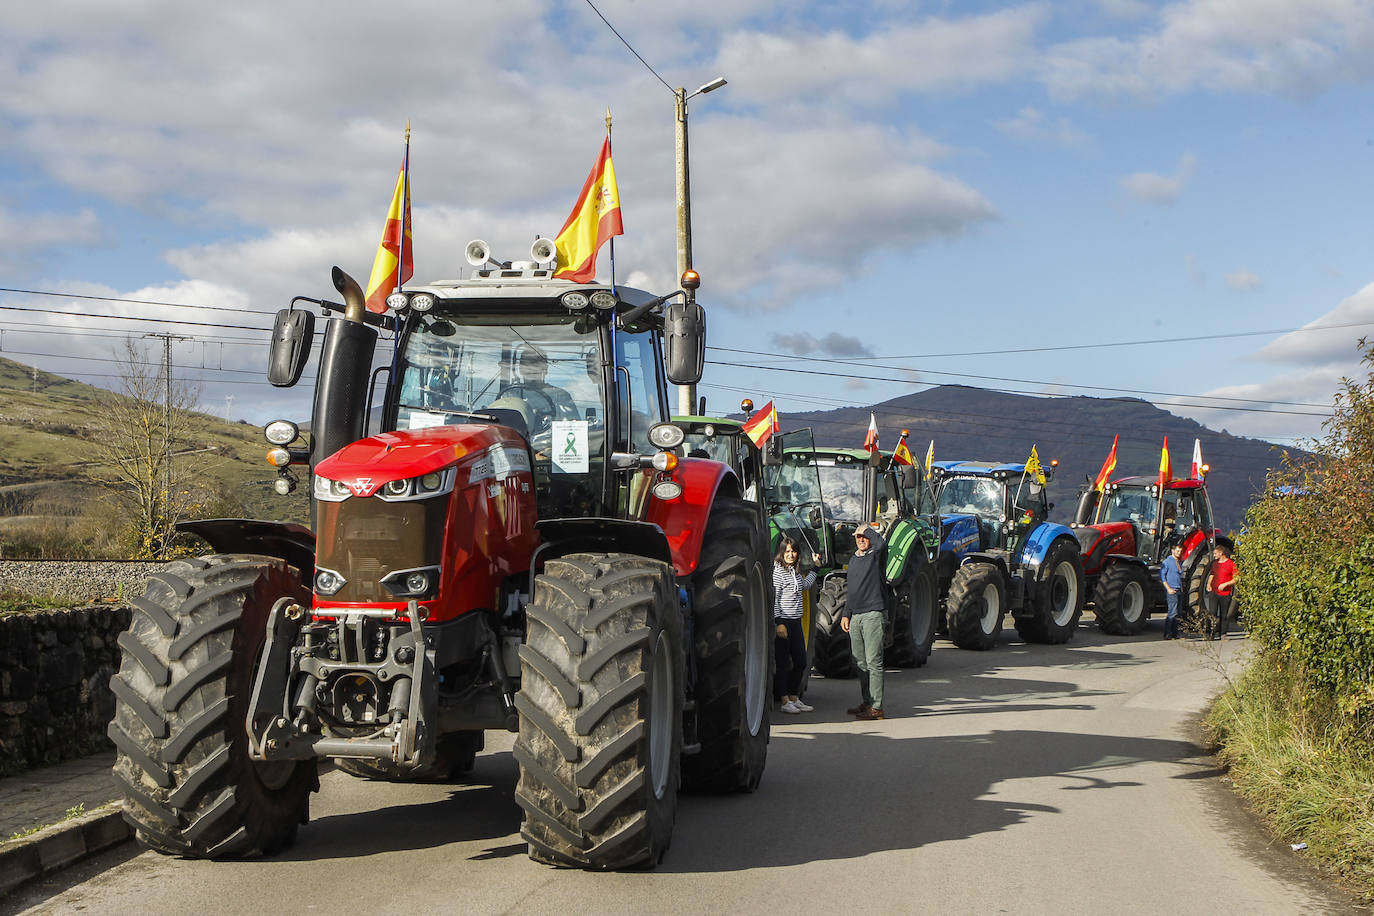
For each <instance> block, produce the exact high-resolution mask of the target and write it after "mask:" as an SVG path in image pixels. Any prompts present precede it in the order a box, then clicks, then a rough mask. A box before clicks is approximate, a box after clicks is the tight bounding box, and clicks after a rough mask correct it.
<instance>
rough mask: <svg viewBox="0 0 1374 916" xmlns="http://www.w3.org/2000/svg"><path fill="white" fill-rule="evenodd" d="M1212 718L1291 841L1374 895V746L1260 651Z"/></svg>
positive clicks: (1244, 779) (1250, 790)
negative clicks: (1354, 733) (1353, 731)
mask: <svg viewBox="0 0 1374 916" xmlns="http://www.w3.org/2000/svg"><path fill="white" fill-rule="evenodd" d="M1207 724H1208V726H1209V727H1210V729H1211V731H1212V735H1213V737H1214V738H1215V739H1216V741H1217V743H1218V745H1219V747H1220V751H1219V755H1220V757H1221V759H1222V761H1223V762H1224V763H1225V764H1226V765H1227V766H1228V767H1229V768H1230V771H1231V781H1232V783H1233V784H1234V785H1235V787H1236V790H1237V791H1238V792H1240V794H1241V795H1242V796H1244V797H1245V798H1246V799H1247V800H1248V801H1249V802H1250V803H1251V804H1252V805H1253V806H1254V807H1255V809H1256V810H1258V811H1259V812H1260V813H1261V814H1262V815H1263V817H1264V818H1265V819H1266V820H1267V821H1268V822H1269V823H1270V825H1271V826H1272V828H1273V831H1274V833H1275V834H1276V835H1277V836H1278V837H1279V838H1280V839H1282V840H1283V841H1284V842H1286V843H1290V844H1296V843H1306V844H1307V848H1306V850H1305V851H1304V852H1303V854H1304V855H1306V856H1310V857H1311V858H1313V859H1315V860H1316V861H1317V862H1319V863H1320V864H1321V865H1323V866H1325V867H1326V868H1328V869H1330V870H1331V871H1333V872H1335V873H1336V874H1337V875H1339V876H1340V877H1341V879H1342V880H1343V882H1344V883H1346V884H1348V885H1349V886H1350V887H1351V889H1352V890H1354V892H1355V893H1357V894H1359V895H1361V896H1363V897H1364V898H1365V900H1367V901H1370V902H1374V792H1371V789H1370V787H1371V786H1374V748H1371V746H1370V742H1369V736H1368V735H1353V734H1352V733H1351V727H1350V721H1349V719H1348V718H1347V717H1345V716H1343V715H1342V714H1341V713H1340V712H1339V711H1338V710H1337V709H1336V708H1335V707H1334V706H1333V705H1331V704H1329V703H1324V702H1322V701H1320V700H1315V699H1314V698H1313V697H1312V696H1311V695H1310V694H1304V692H1303V690H1302V687H1301V680H1300V679H1299V677H1298V676H1297V673H1296V672H1295V671H1293V670H1292V669H1291V668H1289V667H1288V666H1286V665H1284V664H1282V663H1276V662H1275V660H1274V659H1272V658H1270V657H1268V656H1266V655H1263V654H1261V655H1260V656H1259V657H1258V658H1256V659H1255V661H1254V663H1253V664H1252V665H1251V666H1250V667H1249V668H1248V669H1247V670H1246V672H1245V674H1244V675H1242V676H1241V677H1240V678H1239V679H1238V680H1236V681H1235V682H1234V684H1233V685H1232V686H1231V687H1230V689H1228V690H1227V691H1226V692H1225V693H1224V694H1222V696H1221V698H1220V699H1218V700H1217V703H1216V705H1215V706H1214V707H1213V708H1212V711H1211V713H1210V714H1209V716H1208V719H1207Z"/></svg>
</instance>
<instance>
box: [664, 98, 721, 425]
mask: <svg viewBox="0 0 1374 916" xmlns="http://www.w3.org/2000/svg"><path fill="white" fill-rule="evenodd" d="M724 85H725V77H723V76H718V77H716V78H715V79H713V80H711V82H709V83H707V84H706V85H704V86H702V87H700V88H699V89H697V91H696V92H693V93H691V94H690V95H689V94H688V93H687V90H686V89H683V88H682V87H678V88H677V89H674V90H673V108H674V120H675V124H674V128H675V138H674V139H675V142H674V146H675V148H676V150H677V275H678V278H679V279H681V277H682V275H683V273H685V272H686V271H688V270H690V269H691V268H692V180H691V175H690V170H689V168H688V164H687V161H688V156H687V100H688V99H690V98H694V97H695V96H698V95H702V94H704V93H707V92H714V91H715V90H717V89H719V88H720V87H721V86H724ZM686 293H687V300H686V301H687V302H688V303H694V302H696V295H697V294H696V290H694V289H689V290H686ZM696 394H697V393H696V386H695V385H679V386H678V389H677V412H678V414H679V415H682V416H691V415H693V414H695V413H696V412H697V411H696V399H697V398H696Z"/></svg>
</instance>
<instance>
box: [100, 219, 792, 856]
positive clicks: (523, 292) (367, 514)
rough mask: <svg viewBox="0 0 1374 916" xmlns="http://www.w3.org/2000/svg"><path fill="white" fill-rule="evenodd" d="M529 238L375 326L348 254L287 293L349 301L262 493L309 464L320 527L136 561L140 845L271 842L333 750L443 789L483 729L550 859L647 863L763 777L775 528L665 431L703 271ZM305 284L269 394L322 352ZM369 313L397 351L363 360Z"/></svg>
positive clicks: (133, 646) (332, 306)
mask: <svg viewBox="0 0 1374 916" xmlns="http://www.w3.org/2000/svg"><path fill="white" fill-rule="evenodd" d="M541 246H542V247H541ZM533 255H534V257H535V260H534V261H527V262H516V263H514V264H511V263H504V264H500V263H496V262H493V261H490V260H489V254H488V252H487V251H486V250H485V246H484V245H482V244H480V243H474V244H473V245H472V246H469V260H470V261H471V262H472V263H473V264H474V266H477V267H478V269H477V270H476V271H475V272H474V274H473V276H472V277H471V278H470V279H468V280H464V281H454V282H451V283H436V284H433V285H429V286H421V287H413V288H409V289H406V290H404V291H403V292H396V293H393V294H392V296H391V297H390V298H389V299H388V300H387V304H388V312H389V313H388V314H373V313H371V312H369V311H367V309H366V307H365V303H364V297H363V293H362V291H361V290H360V288H359V287H358V284H357V283H356V282H354V281H353V280H352V279H351V278H349V277H348V276H347V275H346V274H344V273H343V272H342V271H341V270H339V269H338V268H335V270H334V277H333V279H334V285H335V287H336V288H337V289H338V291H339V293H340V294H341V297H342V298H343V300H344V302H343V304H339V303H333V302H327V301H323V300H314V299H307V300H304V301H306V302H310V303H313V304H314V305H316V306H319V307H321V308H322V309H324V310H326V311H328V312H335V313H341V314H339V316H338V317H333V318H331V319H330V320H328V322H327V327H326V329H325V331H324V339H323V350H322V353H321V355H320V359H319V370H318V376H317V378H316V382H315V396H314V408H313V416H312V418H311V426H310V430H309V437H308V440H306V439H300V438H298V436H299V431H298V429H297V428H296V426H295V425H294V424H292V423H289V422H286V421H278V422H275V423H272V424H269V426H268V427H267V430H266V432H267V438H268V440H269V441H270V442H272V443H273V444H274V445H275V446H276V448H274V449H273V451H272V452H270V453H269V460H271V461H272V462H273V463H274V464H276V465H277V466H278V468H279V469H280V477H279V480H278V482H277V483H278V486H277V489H278V491H279V492H288V491H290V490H291V489H292V488H293V487H294V484H295V476H294V474H293V472H292V471H291V466H293V465H295V466H308V469H309V486H310V489H311V494H312V501H311V512H312V519H313V530H312V529H307V528H305V527H303V526H299V525H290V524H281V523H276V522H269V521H247V520H242V519H220V520H213V521H201V522H195V523H190V524H188V525H186V526H185V527H186V530H189V531H192V532H194V533H196V534H198V535H200V536H201V537H203V538H205V539H206V540H207V541H209V542H210V544H211V545H212V546H213V547H214V549H215V550H216V551H217V553H216V554H215V555H213V556H207V557H202V558H200V559H194V560H181V561H177V562H174V563H172V564H170V566H169V567H168V568H167V570H166V571H165V572H163V573H160V574H159V575H157V576H154V577H153V579H152V581H151V583H150V584H149V587H148V590H147V594H146V595H145V596H144V597H142V598H139V599H136V600H135V602H134V604H135V606H136V611H135V614H134V620H133V624H132V626H131V629H130V631H129V632H128V633H125V634H124V635H123V636H122V637H121V639H120V644H121V646H123V648H124V656H123V664H122V667H121V669H120V673H119V675H118V676H117V677H116V678H115V679H114V680H113V689H114V692H115V695H116V697H117V698H118V706H117V710H116V715H115V720H114V722H113V723H112V724H111V726H110V731H109V734H110V737H111V738H112V739H113V740H114V742H115V744H116V745H117V746H118V751H119V754H118V761H117V763H116V765H115V776H116V778H117V781H118V783H119V785H120V787H121V788H122V790H123V793H124V811H125V816H126V817H127V818H128V820H129V821H130V822H131V823H132V824H133V825H134V827H135V828H136V829H137V832H138V836H139V838H140V839H141V840H142V841H143V842H144V843H146V844H147V845H149V846H151V847H153V848H155V849H158V850H161V851H163V852H168V853H172V854H175V855H182V856H194V857H211V858H217V857H223V856H242V855H254V854H260V853H271V852H273V851H276V850H278V849H281V848H283V847H285V846H286V845H288V844H289V843H291V842H292V840H293V839H294V837H295V834H296V830H297V826H298V825H299V824H302V823H305V822H306V820H307V817H308V813H309V800H310V795H311V793H312V792H313V791H315V790H317V789H318V788H319V781H318V777H317V767H318V764H319V761H320V760H322V759H327V758H328V759H334V760H336V761H337V762H338V764H339V766H340V768H341V769H343V770H345V771H347V772H349V773H352V774H354V775H357V776H362V777H367V778H373V779H387V780H407V779H417V778H425V779H435V778H441V779H442V778H452V777H455V776H458V775H461V774H462V773H463V772H464V771H465V770H468V769H470V768H471V767H472V765H473V762H474V758H475V756H476V754H477V752H478V751H479V750H481V749H482V748H483V746H484V734H485V732H486V731H487V730H490V729H496V730H506V731H510V732H516V733H517V735H518V737H517V738H516V739H515V744H514V750H513V755H514V758H515V761H516V762H517V764H518V765H519V782H518V785H517V787H516V791H515V801H516V803H517V804H518V805H519V806H520V808H522V809H523V811H524V816H523V824H522V827H521V835H522V836H523V837H524V839H525V841H526V842H527V843H528V847H529V854H530V856H531V857H532V858H534V859H536V860H538V861H542V862H546V863H550V864H556V865H562V866H573V867H581V868H593V869H608V868H622V867H629V866H643V865H650V866H652V865H654V864H656V863H657V862H658V861H659V860H660V859H661V857H662V856H663V853H664V851H665V850H666V849H667V848H668V843H669V840H670V838H671V834H672V829H673V822H674V818H675V813H676V807H677V796H678V790H679V787H680V786H681V787H684V788H691V789H697V790H704V791H714V792H735V791H739V790H744V791H748V790H752V789H754V788H755V787H756V786H757V785H758V783H759V779H760V777H761V776H762V773H763V768H764V761H765V757H766V752H767V745H768V736H769V708H770V703H769V680H770V674H771V664H772V662H771V659H772V651H773V645H772V643H773V640H772V591H771V584H770V576H769V571H770V565H769V553H768V532H767V530H766V528H764V526H763V521H762V518H761V515H760V513H759V511H758V507H757V505H755V504H753V503H749V502H746V501H744V499H743V498H742V496H743V492H742V488H741V484H740V481H739V480H738V478H737V477H736V475H735V474H734V473H733V472H732V471H731V470H730V469H729V467H727V466H726V465H724V464H722V463H720V462H716V461H710V460H704V459H696V458H687V457H684V456H683V455H682V449H681V443H682V442H683V431H682V430H681V429H679V428H678V427H675V426H673V425H672V424H671V423H668V422H665V421H666V420H667V417H668V388H667V385H666V383H665V375H666V377H667V380H669V381H671V382H673V383H694V382H695V381H696V380H698V379H700V377H701V369H702V351H703V340H704V314H703V312H702V309H701V307H700V306H699V305H697V304H696V303H695V301H694V300H693V299H692V297H691V296H690V295H688V294H687V293H686V289H695V285H696V280H695V277H696V275H695V274H694V273H690V272H689V273H688V274H686V275H684V278H683V286H684V288H685V289H684V290H678V291H676V292H674V293H672V294H671V295H668V296H658V297H655V296H653V295H650V294H649V293H646V292H642V291H640V290H635V289H629V288H626V287H614V288H612V287H609V286H602V285H597V284H576V283H572V282H569V281H564V280H555V279H553V277H552V271H551V270H550V269H548V268H547V267H546V266H541V264H543V261H544V260H546V259H548V258H550V257H551V256H552V255H551V246H550V245H549V243H548V242H547V240H541V241H540V242H536V248H535V250H534V252H533ZM679 297H681V299H680V301H673V300H677V299H679ZM301 301H302V299H297V300H295V301H293V302H292V307H291V308H290V309H285V310H283V311H282V312H280V313H278V316H277V325H276V329H275V331H274V337H273V342H272V352H271V362H270V365H269V372H268V375H269V380H270V381H271V382H272V383H273V384H274V385H277V386H289V385H293V384H295V383H296V382H297V381H298V380H299V379H300V376H301V372H302V370H303V368H304V366H305V363H306V360H307V358H308V356H309V353H310V349H311V341H312V338H313V325H314V315H313V313H312V312H310V311H307V310H306V309H304V308H298V307H297V305H298V303H300V302H301ZM379 329H381V330H385V331H392V332H394V344H395V346H394V350H393V351H392V352H391V353H388V354H383V356H382V359H381V362H382V365H380V366H379V367H378V368H376V369H375V371H374V368H373V362H374V353H375V350H376V341H377V337H378V334H379ZM389 349H390V348H389ZM374 396H375V398H376V400H375V402H374Z"/></svg>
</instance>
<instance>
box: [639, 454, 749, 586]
mask: <svg viewBox="0 0 1374 916" xmlns="http://www.w3.org/2000/svg"><path fill="white" fill-rule="evenodd" d="M662 476H663V475H660V479H661V478H662ZM668 476H669V477H670V478H671V479H672V480H673V482H674V483H677V484H679V485H680V486H681V487H682V494H681V495H680V496H675V497H673V498H672V499H660V498H658V497H657V496H652V495H651V496H650V498H649V502H648V507H647V509H646V512H645V518H644V520H645V521H647V522H649V523H651V524H653V525H657V526H658V527H659V528H660V529H661V530H662V532H663V535H664V537H666V538H667V540H668V548H669V550H670V551H671V552H672V562H673V572H674V573H676V574H677V575H679V576H690V575H691V574H692V573H693V572H695V571H696V568H697V560H698V559H699V558H700V557H701V541H702V538H703V537H705V535H706V523H707V522H708V521H709V520H710V518H711V506H712V505H713V504H714V503H715V501H716V497H717V496H726V497H733V498H735V499H739V498H740V486H739V479H738V478H737V477H735V472H734V471H732V470H730V466H729V465H726V464H722V463H721V462H719V461H711V460H710V459H707V458H683V459H682V460H681V461H680V462H678V466H677V467H676V468H674V469H673V470H672V471H671V472H669V473H668Z"/></svg>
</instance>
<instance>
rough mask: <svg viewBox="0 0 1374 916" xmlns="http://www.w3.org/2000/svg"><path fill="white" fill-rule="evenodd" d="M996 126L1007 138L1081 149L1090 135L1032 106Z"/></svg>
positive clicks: (1060, 118)
mask: <svg viewBox="0 0 1374 916" xmlns="http://www.w3.org/2000/svg"><path fill="white" fill-rule="evenodd" d="M994 126H996V127H997V129H998V130H1000V131H1002V133H1004V134H1006V135H1007V136H1010V137H1016V138H1018V139H1021V140H1032V141H1037V142H1047V143H1054V144H1056V145H1058V146H1064V147H1079V146H1083V145H1084V144H1085V143H1087V142H1088V135H1087V134H1085V133H1083V132H1082V131H1080V130H1079V129H1078V128H1076V127H1074V126H1073V124H1071V123H1070V122H1069V120H1068V118H1065V117H1063V116H1059V117H1052V116H1050V115H1047V114H1046V113H1045V112H1043V111H1041V110H1040V109H1038V108H1036V107H1034V106H1031V105H1027V106H1026V107H1024V108H1022V109H1021V110H1020V111H1018V112H1017V113H1016V116H1015V117H1012V118H1007V119H1005V120H1002V121H997V122H996V123H995V125H994Z"/></svg>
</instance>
